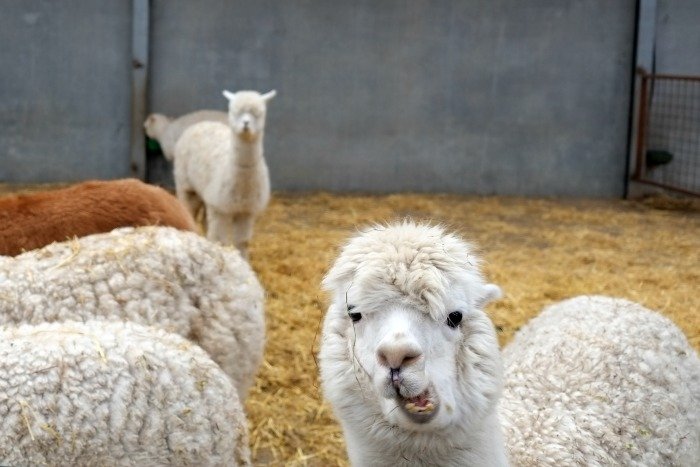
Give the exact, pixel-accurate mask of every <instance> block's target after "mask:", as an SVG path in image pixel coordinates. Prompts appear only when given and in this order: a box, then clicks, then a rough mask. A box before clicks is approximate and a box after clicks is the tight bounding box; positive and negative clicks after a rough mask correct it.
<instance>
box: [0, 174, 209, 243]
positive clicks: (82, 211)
mask: <svg viewBox="0 0 700 467" xmlns="http://www.w3.org/2000/svg"><path fill="white" fill-rule="evenodd" d="M141 225H162V226H171V227H175V228H178V229H181V230H191V231H195V232H196V231H197V226H196V224H195V222H194V220H193V219H192V216H190V214H189V212H188V211H187V209H185V207H184V206H183V205H182V204H180V202H179V201H178V200H177V198H175V197H174V196H173V195H171V194H170V193H168V192H167V191H165V190H164V189H162V188H159V187H157V186H153V185H148V184H146V183H143V182H141V181H139V180H136V179H133V178H129V179H124V180H114V181H89V182H84V183H79V184H77V185H73V186H70V187H68V188H63V189H58V190H50V191H42V192H37V193H31V194H24V195H10V196H4V197H2V198H0V255H9V256H15V255H18V254H20V253H22V252H23V251H27V250H33V249H35V248H40V247H42V246H44V245H48V244H49V243H53V242H62V241H65V240H67V239H69V238H73V237H83V236H85V235H90V234H95V233H102V232H109V231H111V230H112V229H116V228H117V227H128V226H134V227H135V226H141Z"/></svg>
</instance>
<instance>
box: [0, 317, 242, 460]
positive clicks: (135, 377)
mask: <svg viewBox="0 0 700 467" xmlns="http://www.w3.org/2000/svg"><path fill="white" fill-rule="evenodd" d="M0 465H12V466H17V467H19V466H30V465H50V466H65V465H72V466H87V465H125V466H126V465H133V466H136V465H143V466H145V465H148V466H153V465H182V466H186V465H192V466H194V465H222V466H223V465H227V466H228V465H250V453H249V448H248V435H247V428H246V421H245V416H244V414H243V410H242V408H241V404H240V401H239V399H238V396H237V395H236V390H235V388H234V387H233V385H232V384H231V381H230V379H229V378H228V377H227V376H226V375H225V374H224V373H223V372H222V371H221V369H220V368H219V367H218V366H217V365H216V364H215V363H214V362H213V361H211V359H210V358H209V357H208V356H207V355H206V353H205V352H204V351H202V349H200V348H199V347H197V346H195V345H193V344H191V343H190V342H189V341H187V340H185V339H183V338H181V337H180V336H177V335H174V334H169V333H166V332H165V331H163V330H161V329H156V328H151V327H144V326H140V325H137V324H134V323H124V322H121V323H120V322H108V321H88V322H86V323H77V322H66V323H44V324H40V325H38V326H32V325H22V326H20V327H3V326H0Z"/></svg>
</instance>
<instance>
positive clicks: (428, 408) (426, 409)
mask: <svg viewBox="0 0 700 467" xmlns="http://www.w3.org/2000/svg"><path fill="white" fill-rule="evenodd" d="M404 407H405V408H406V410H408V411H409V412H411V413H430V412H432V411H433V410H435V406H434V405H433V403H432V402H428V403H427V404H426V405H424V406H419V405H416V404H414V403H413V402H408V403H406V404H405V405H404Z"/></svg>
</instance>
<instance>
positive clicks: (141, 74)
mask: <svg viewBox="0 0 700 467" xmlns="http://www.w3.org/2000/svg"><path fill="white" fill-rule="evenodd" d="M149 14H150V4H149V0H132V13H131V16H132V17H131V25H132V26H131V64H132V70H131V158H130V170H131V174H132V175H133V176H134V177H137V178H139V179H141V180H145V179H146V148H145V143H144V141H145V140H144V133H143V121H144V120H145V119H146V97H147V96H146V93H147V89H148V23H149Z"/></svg>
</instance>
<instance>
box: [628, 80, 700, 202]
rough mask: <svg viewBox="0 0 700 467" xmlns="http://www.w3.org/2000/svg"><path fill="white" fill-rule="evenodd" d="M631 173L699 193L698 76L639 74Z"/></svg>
mask: <svg viewBox="0 0 700 467" xmlns="http://www.w3.org/2000/svg"><path fill="white" fill-rule="evenodd" d="M639 103H640V105H639V108H640V115H639V120H638V121H639V129H638V138H639V139H638V142H637V168H636V171H635V174H634V177H633V178H634V179H635V180H637V181H640V182H644V183H649V184H653V185H658V186H662V187H665V188H668V189H672V190H676V191H680V192H683V193H689V194H693V195H698V196H700V77H692V76H673V75H650V74H646V73H643V74H642V86H641V95H640V100H639Z"/></svg>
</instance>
